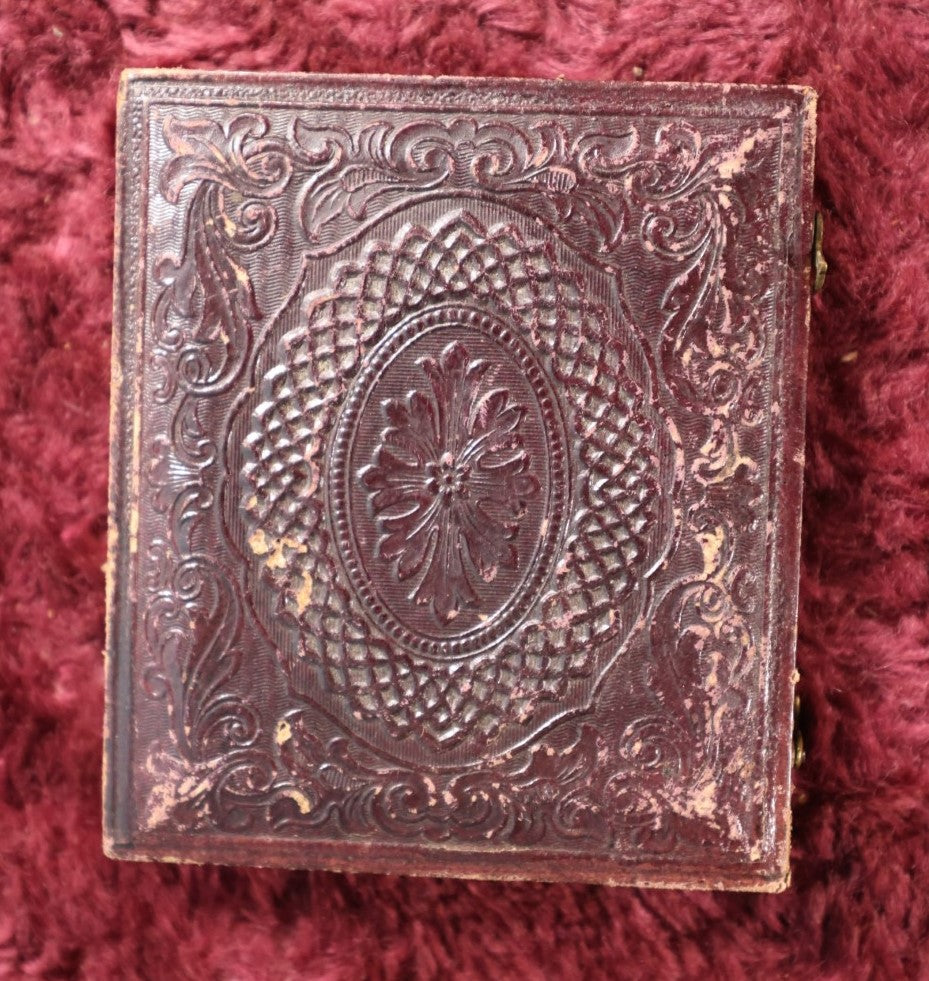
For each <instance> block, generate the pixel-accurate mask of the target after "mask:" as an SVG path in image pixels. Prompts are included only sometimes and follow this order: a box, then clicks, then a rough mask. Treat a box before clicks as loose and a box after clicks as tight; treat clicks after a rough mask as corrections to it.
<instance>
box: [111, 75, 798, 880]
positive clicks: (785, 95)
mask: <svg viewBox="0 0 929 981" xmlns="http://www.w3.org/2000/svg"><path fill="white" fill-rule="evenodd" d="M210 78H211V81H210V82H204V81H202V76H200V75H194V74H190V75H188V74H187V73H183V72H158V71H155V72H139V73H132V74H131V75H129V76H128V77H124V79H123V84H122V86H121V94H120V99H121V106H120V110H121V131H122V132H123V134H124V140H125V142H124V143H123V144H122V145H121V147H120V154H119V171H118V187H117V195H118V203H117V216H118V222H122V223H123V224H122V226H121V227H120V226H119V225H118V235H117V252H116V284H115V299H114V320H115V322H116V323H117V325H121V327H122V330H118V331H116V332H115V333H114V350H113V379H112V381H113V398H112V419H111V424H112V446H111V501H110V527H111V538H110V553H109V575H108V607H109V621H108V630H109V633H108V642H107V649H108V668H107V686H108V687H107V747H106V753H105V766H106V778H105V789H104V794H105V806H106V815H107V816H106V840H107V848H108V851H109V852H110V853H111V854H113V855H116V856H120V857H135V858H142V857H160V858H169V857H171V856H172V855H175V856H176V855H183V856H184V857H186V858H188V859H190V860H204V861H206V860H218V861H222V860H223V859H224V857H228V855H229V854H230V851H229V849H230V845H231V842H232V839H231V837H230V835H229V834H222V835H217V836H213V837H211V836H210V835H202V834H201V835H198V836H197V838H196V840H194V839H192V838H190V837H189V836H185V835H184V834H179V835H174V834H172V833H170V832H159V834H158V835H157V836H155V837H151V836H150V837H149V838H146V836H145V835H144V834H139V833H137V832H136V831H135V830H134V827H133V818H132V813H131V812H132V807H131V800H130V796H131V795H130V791H131V781H132V765H133V745H132V740H133V736H132V732H133V725H132V685H133V677H134V673H133V672H134V669H136V668H137V665H135V664H134V663H133V660H132V640H131V636H132V629H133V625H134V617H135V616H136V611H135V598H136V597H135V588H136V587H135V582H136V576H137V574H138V573H137V570H136V565H137V563H136V556H137V534H138V511H137V510H136V509H135V505H134V503H133V502H134V501H137V499H138V491H139V478H140V466H141V462H140V445H139V440H140V425H141V420H140V415H139V406H140V401H139V397H140V384H141V371H140V363H139V357H140V351H139V347H138V344H139V342H140V338H141V336H142V319H141V318H142V317H143V315H144V310H145V300H144V289H145V282H144V281H145V264H146V261H147V257H146V256H145V254H144V248H143V244H142V240H141V236H140V234H139V232H140V229H141V228H143V227H144V223H145V207H146V202H145V200H144V195H143V193H142V190H143V188H144V187H146V186H147V183H148V181H147V176H148V175H147V173H146V167H147V161H148V153H147V151H146V150H145V141H146V139H147V125H146V119H147V110H148V107H149V106H150V105H151V104H152V103H154V102H156V101H158V100H167V101H168V102H170V103H183V104H185V105H193V104H197V103H203V102H206V103H209V102H210V101H211V100H213V99H218V98H222V99H227V98H228V88H227V86H228V85H230V84H232V83H234V84H235V86H236V88H235V98H236V101H237V102H241V104H242V105H247V104H248V103H249V102H255V103H259V104H261V105H262V106H264V107H268V106H271V105H289V106H299V107H305V106H306V105H307V101H308V100H309V101H310V102H312V103H313V104H314V105H321V104H325V105H327V106H332V107H337V106H339V105H343V106H354V105H359V104H360V102H361V100H360V97H359V89H358V86H359V82H360V83H361V84H362V85H364V86H373V87H376V88H378V89H379V90H380V97H381V98H383V100H384V104H385V105H387V106H391V107H395V108H399V107H401V106H402V107H414V106H419V107H420V108H422V109H428V108H441V109H450V108H452V109H453V108H456V107H458V106H459V105H470V104H471V101H472V100H473V99H474V97H475V94H477V95H479V96H481V95H482V96H485V97H486V96H489V95H493V96H494V97H495V99H496V104H497V105H498V106H499V107H500V109H501V111H509V112H513V111H518V110H520V109H525V110H527V111H538V110H540V109H548V110H549V111H557V110H558V109H559V108H562V105H561V103H562V100H563V98H564V95H565V93H568V92H570V93H571V95H572V97H573V98H574V99H577V100H579V101H584V102H587V103H588V104H592V105H596V108H597V111H598V112H599V113H601V114H604V115H607V114H609V113H610V112H611V111H620V112H622V113H623V114H630V113H634V112H635V107H636V103H637V101H639V100H642V103H643V105H645V106H646V108H647V110H648V111H650V112H652V111H654V106H655V105H656V104H658V105H661V104H664V105H665V106H666V108H667V112H668V113H669V114H672V113H673V114H680V113H681V112H682V109H683V108H684V106H685V104H686V111H687V113H689V114H692V115H693V116H695V117H696V116H701V115H714V114H716V113H718V112H719V111H720V110H721V109H724V110H725V111H727V112H730V113H733V114H736V115H738V110H739V109H743V108H744V109H751V110H752V111H755V112H757V111H758V106H759V105H764V106H766V107H767V108H768V109H769V111H770V108H771V107H772V106H784V107H787V114H788V115H789V116H790V118H791V120H792V122H793V126H794V131H793V133H792V134H791V135H792V136H793V137H795V141H794V143H793V148H794V151H795V152H794V157H793V161H792V167H793V168H794V169H793V170H792V171H791V172H790V173H789V174H788V186H789V187H791V188H792V189H793V195H794V196H795V197H799V198H800V199H801V201H802V209H801V216H800V217H801V220H800V221H799V222H798V224H797V226H796V227H790V228H786V229H784V230H783V231H784V233H785V239H784V243H785V246H786V251H787V255H786V257H785V258H786V265H787V268H786V281H785V283H784V289H783V290H782V291H781V293H780V297H779V308H780V309H779V315H778V316H777V318H776V319H777V320H778V322H779V323H781V324H783V325H784V331H783V335H782V336H780V337H779V338H778V342H779V343H780V344H781V345H783V346H782V347H781V349H780V350H779V351H778V352H777V353H776V354H775V358H776V359H777V360H778V361H779V363H781V364H783V365H784V367H785V370H784V371H783V372H782V373H781V374H780V375H779V376H778V381H779V384H780V391H779V392H778V393H777V396H778V402H779V404H780V405H781V413H780V415H779V416H778V418H777V419H776V420H775V431H774V432H773V433H772V437H773V440H772V442H773V445H774V446H775V447H776V451H775V453H774V459H773V461H772V469H771V488H770V494H769V500H771V501H772V502H786V503H787V505H788V507H787V511H788V514H787V516H786V520H785V516H784V515H781V516H780V517H781V520H779V521H774V522H773V524H772V525H771V527H772V528H773V532H774V537H773V538H770V537H769V542H768V570H767V577H768V582H769V583H770V584H771V586H770V589H769V590H768V592H767V594H766V600H767V601H768V604H769V609H768V614H769V615H768V617H767V618H766V622H767V623H768V630H767V632H766V637H765V640H764V642H763V644H762V649H763V651H764V656H765V658H766V665H767V679H768V693H767V703H766V704H767V711H766V719H765V722H766V726H765V733H766V745H765V747H764V748H763V750H762V755H763V759H764V760H765V763H766V765H767V767H768V779H767V785H768V786H769V787H770V788H771V793H770V794H769V795H768V801H767V806H768V808H769V809H770V814H771V817H772V819H773V822H774V824H773V835H774V839H775V841H776V842H777V848H776V849H775V851H774V852H773V853H772V854H773V856H774V857H773V859H769V860H765V861H762V862H760V863H755V864H754V865H750V864H746V865H742V866H739V867H737V868H736V867H732V866H722V867H720V868H719V870H718V872H717V873H713V872H712V871H711V870H710V869H709V868H708V867H707V866H704V865H701V866H700V867H699V868H698V867H689V866H687V865H684V864H681V863H680V862H676V863H673V864H668V863H662V862H661V861H651V860H650V861H648V862H644V863H643V862H635V863H626V862H622V861H616V860H615V859H604V858H600V857H590V858H587V857H584V856H580V855H572V856H571V857H570V862H569V863H568V864H567V865H565V864H564V863H563V858H564V856H556V855H552V854H545V853H539V852H538V851H531V852H523V853H520V854H518V855H512V854H508V853H497V854H493V855H488V854H474V853H472V854H469V853H468V852H467V851H460V850H454V849H448V848H443V849H442V850H441V853H439V852H433V853H427V852H421V851H419V850H414V851H413V852H409V851H408V850H407V849H406V846H390V847H389V848H388V847H385V848H384V851H383V853H381V854H372V852H371V850H370V848H369V847H368V846H355V845H352V844H348V843H344V842H343V843H340V844H329V843H326V842H314V843H313V844H312V846H311V847H312V855H308V854H307V848H308V847H309V846H308V845H307V844H306V843H300V842H299V841H293V840H275V841H274V843H273V845H272V844H270V843H269V842H267V841H265V842H262V843H258V842H256V841H254V840H253V839H251V838H249V837H247V836H239V837H236V838H235V852H234V853H235V857H236V861H237V862H254V864H280V865H301V866H302V865H307V864H310V865H313V866H319V867H330V868H358V869H368V870H381V871H391V870H400V869H402V870H404V871H407V872H410V871H414V872H419V873H422V874H430V873H435V874H439V873H448V872H454V873H455V874H459V875H472V876H476V877H495V878H511V877H519V878H523V877H528V878H543V879H590V880H592V881H605V882H613V883H634V884H638V885H644V884H652V885H666V886H674V885H686V886H700V885H703V886H715V885H725V886H728V887H730V888H754V889H759V888H767V889H773V888H780V887H782V885H783V883H784V874H785V871H786V849H787V845H788V839H789V827H788V825H789V807H788V802H789V784H790V774H789V748H788V746H787V734H788V733H789V720H790V715H791V695H792V675H791V672H792V651H793V645H794V642H795V636H794V630H795V628H794V622H795V609H796V579H797V570H798V542H799V507H798V504H799V497H800V487H801V473H802V417H803V406H804V392H803V386H802V384H798V380H802V379H803V378H804V377H805V332H806V324H807V317H808V304H807V298H808V289H809V277H808V271H807V264H806V255H807V253H808V250H809V245H810V238H811V221H810V214H811V175H812V160H813V125H812V118H813V113H814V105H815V99H814V97H813V95H812V93H810V92H809V90H801V89H792V88H779V89H777V88H772V89H762V88H757V87H728V86H687V87H677V86H673V85H660V84H659V85H648V86H622V85H616V86H608V87H603V86H600V85H595V84H585V83H554V82H524V83H520V85H519V88H518V91H516V92H514V91H512V90H510V91H505V92H503V91H501V89H500V83H497V82H494V81H492V80H472V81H470V82H469V87H468V88H465V87H462V86H460V85H456V84H455V83H452V82H450V81H448V80H398V79H390V78H384V77H374V78H362V79H359V80H358V81H355V80H351V79H344V80H343V79H339V80H334V79H332V78H325V77H321V78H315V77H313V76H278V77H276V78H275V81H274V82H273V83H271V84H269V83H267V82H266V81H263V80H259V79H258V78H257V77H254V76H238V75H234V74H222V75H220V74H216V75H213V76H210ZM212 79H215V82H213V81H212ZM620 95H621V98H617V96H620ZM730 98H731V104H730V101H729V100H730ZM753 100H755V101H753ZM617 105H619V106H621V108H620V109H619V110H616V109H615V108H614V107H616V106H617ZM787 193H788V196H790V193H791V192H790V191H788V192H787ZM769 517H770V516H769ZM430 855H431V857H429V856H430ZM414 859H415V861H414Z"/></svg>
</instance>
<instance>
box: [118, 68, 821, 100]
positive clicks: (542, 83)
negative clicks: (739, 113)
mask: <svg viewBox="0 0 929 981" xmlns="http://www.w3.org/2000/svg"><path fill="white" fill-rule="evenodd" d="M273 77H274V81H275V82H276V83H288V82H289V83H291V84H295V83H302V84H306V83H310V84H312V83H314V82H325V83H329V84H331V83H332V81H333V80H334V79H338V80H344V81H345V82H351V83H353V84H365V83H372V82H375V83H376V82H382V83H388V84H406V83H410V84H411V85H416V86H421V85H424V84H426V85H429V84H434V85H437V86H443V85H465V84H468V85H473V84H474V83H478V84H479V85H484V86H487V87H488V88H495V87H498V86H499V87H505V88H511V87H512V86H514V85H516V86H520V87H524V88H548V89H551V90H552V91H558V90H559V89H562V90H564V89H574V90H575V91H590V90H592V89H603V88H608V89H612V90H628V91H638V90H640V89H651V90H652V91H655V90H658V89H665V90H668V91H675V92H679V91H704V92H707V93H712V94H713V95H714V96H719V95H723V96H725V94H726V93H727V92H730V91H734V92H739V93H743V94H744V93H747V92H760V93H766V94H770V95H777V94H787V93H790V94H793V95H795V96H799V97H800V98H801V99H802V100H804V101H805V100H806V99H807V98H808V97H809V96H810V95H812V96H813V97H814V99H815V96H816V90H815V89H813V88H812V87H811V86H809V85H803V84H794V83H787V84H783V83H774V84H762V83H757V82H682V81H676V80H663V79H648V80H645V79H643V80H641V81H636V80H633V81H629V80H624V79H612V78H605V79H573V78H564V77H561V76H558V77H554V78H552V77H544V76H537V75H519V76H517V75H429V74H422V75H394V74H391V73H388V72H359V73H353V72H348V73H344V72H343V73H330V72H275V73H273ZM219 79H224V80H227V81H229V82H234V83H235V82H237V83H240V84H247V83H249V82H254V83H259V82H261V83H267V80H268V73H267V72H259V71H234V70H226V69H220V70H216V69H209V70H207V69H197V68H157V67H156V68H125V69H123V71H122V72H121V74H120V84H121V85H122V84H124V83H130V82H135V81H142V82H146V81H147V82H159V81H175V82H178V81H183V82H197V81H202V82H205V83H215V82H216V81H217V80H219Z"/></svg>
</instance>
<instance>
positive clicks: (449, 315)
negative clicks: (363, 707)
mask: <svg viewBox="0 0 929 981" xmlns="http://www.w3.org/2000/svg"><path fill="white" fill-rule="evenodd" d="M567 446H568V444H567V437H566V433H565V425H564V420H563V418H562V415H561V412H560V409H559V407H558V403H557V401H556V399H555V395H554V392H553V390H552V387H551V385H550V383H549V380H548V378H547V375H546V373H545V371H544V369H543V367H542V365H541V363H540V361H539V359H538V358H537V356H536V355H535V354H534V353H533V352H532V351H531V350H530V348H529V347H528V346H527V345H526V344H525V343H524V342H523V341H522V340H521V339H520V338H519V337H518V336H517V335H516V334H515V332H514V331H513V330H512V329H511V328H509V327H508V326H506V325H505V324H503V323H502V322H500V321H499V320H497V319H496V318H494V317H491V316H489V315H488V314H486V313H483V312H479V311H477V310H474V309H471V308H468V307H460V306H449V307H442V308H437V309H433V310H429V311H427V312H425V313H420V314H418V315H415V316H413V317H412V318H410V319H408V320H406V321H405V322H403V323H401V324H400V325H399V326H398V327H397V328H395V329H394V330H393V331H391V333H390V334H388V336H387V337H386V338H384V339H383V340H382V341H381V343H380V344H379V345H378V346H377V347H375V348H374V349H373V350H372V351H371V353H370V354H369V356H368V357H367V358H366V360H365V361H364V363H363V365H362V367H361V370H360V371H359V373H358V376H357V378H356V379H355V381H354V383H353V385H352V388H351V390H350V392H349V394H348V396H347V398H346V400H345V403H344V406H343V409H342V412H341V415H340V418H339V421H338V425H337V428H336V433H335V437H334V440H333V443H332V451H331V459H330V467H329V505H330V517H331V520H332V524H333V528H334V529H335V538H336V541H337V542H338V548H339V553H340V556H341V559H342V561H343V563H344V565H345V568H346V571H347V572H348V575H349V578H350V580H351V582H352V584H353V586H354V588H355V590H356V592H357V593H358V596H359V598H360V599H361V602H362V606H363V608H364V609H365V611H366V612H367V613H368V615H369V616H370V617H371V618H372V619H373V620H374V621H375V622H376V623H377V624H378V626H379V627H380V628H381V629H382V630H384V631H385V632H386V633H387V634H388V635H389V636H391V637H392V638H393V639H394V640H395V641H397V642H399V643H401V644H403V645H404V646H406V647H408V648H411V649H412V650H414V651H416V652H418V653H420V654H425V655H428V656H432V657H442V658H454V657H459V656H464V655H468V654H473V653H474V652H475V651H478V650H481V649H482V648H484V647H486V646H488V645H490V644H493V643H496V642H497V641H499V640H500V639H501V638H502V637H504V636H505V635H506V634H508V633H509V632H510V631H511V630H512V629H513V628H514V627H515V626H516V625H517V624H518V623H519V621H520V620H521V619H522V618H523V617H524V616H525V614H526V613H527V612H528V611H529V610H530V609H531V608H532V607H533V605H534V603H535V601H536V600H537V598H538V595H539V592H540V590H541V589H542V587H543V586H544V584H545V582H546V581H547V579H548V577H549V574H550V572H551V568H552V565H553V562H554V560H555V556H556V553H557V550H558V544H559V542H560V540H561V536H562V532H563V527H562V526H563V520H564V516H565V513H566V511H567V508H566V501H567V498H568V479H567V471H568V449H567Z"/></svg>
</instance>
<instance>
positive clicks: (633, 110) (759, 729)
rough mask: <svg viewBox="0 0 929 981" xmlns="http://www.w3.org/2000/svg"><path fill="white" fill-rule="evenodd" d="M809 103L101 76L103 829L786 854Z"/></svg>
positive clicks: (315, 849) (247, 842)
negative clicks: (105, 210) (115, 120)
mask: <svg viewBox="0 0 929 981" xmlns="http://www.w3.org/2000/svg"><path fill="white" fill-rule="evenodd" d="M814 113H815V95H814V93H813V92H811V91H810V90H809V89H803V88H796V87H758V86H734V85H733V86H729V85H672V84H632V85H622V84H612V83H569V82H561V81H522V80H512V79H508V80H490V79H449V78H391V77H326V76H312V75H306V76H303V75H239V74H229V73H189V72H179V71H133V72H129V73H127V74H126V75H125V76H124V78H123V80H122V85H121V89H120V105H119V125H118V147H117V149H118V154H117V157H118V185H117V186H118V200H117V244H116V298H115V312H114V319H115V323H114V342H113V399H112V482H111V504H110V527H111V537H110V554H109V577H108V582H109V637H108V645H107V648H108V662H107V663H108V668H107V709H106V712H107V719H106V733H107V735H106V753H105V757H106V775H105V792H104V793H105V815H106V816H105V825H106V827H105V841H106V845H105V847H106V851H107V854H109V855H111V856H112V857H115V858H134V859H144V858H150V859H161V860H168V861H193V862H220V863H225V864H245V865H282V866H293V867H309V868H328V869H346V870H368V871H378V872H396V873H412V874H422V875H455V876H471V877H482V878H500V879H509V878H533V879H547V880H568V881H574V880H577V881H592V882H604V883H613V884H631V885H652V886H683V887H694V888H733V889H754V890H772V891H773V890H778V889H781V888H783V887H784V886H785V885H786V883H787V880H788V850H789V838H790V808H789V799H790V770H791V719H792V702H793V688H794V681H795V674H794V647H795V624H796V603H797V577H798V544H799V533H800V502H801V476H802V467H803V410H804V387H805V371H806V336H807V321H808V306H809V290H810V260H809V257H810V250H811V240H812V225H813V222H812V210H811V184H812V168H813V144H814Z"/></svg>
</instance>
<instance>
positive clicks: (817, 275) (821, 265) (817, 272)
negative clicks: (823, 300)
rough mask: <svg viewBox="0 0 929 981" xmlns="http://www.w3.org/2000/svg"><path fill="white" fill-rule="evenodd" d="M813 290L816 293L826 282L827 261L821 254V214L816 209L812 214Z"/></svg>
mask: <svg viewBox="0 0 929 981" xmlns="http://www.w3.org/2000/svg"><path fill="white" fill-rule="evenodd" d="M812 264H813V292H814V293H818V292H819V291H820V290H821V289H822V288H823V283H825V282H826V270H827V269H828V268H829V263H828V262H826V257H825V256H824V255H823V216H822V212H820V211H817V212H816V214H815V215H814V216H813V255H812Z"/></svg>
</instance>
